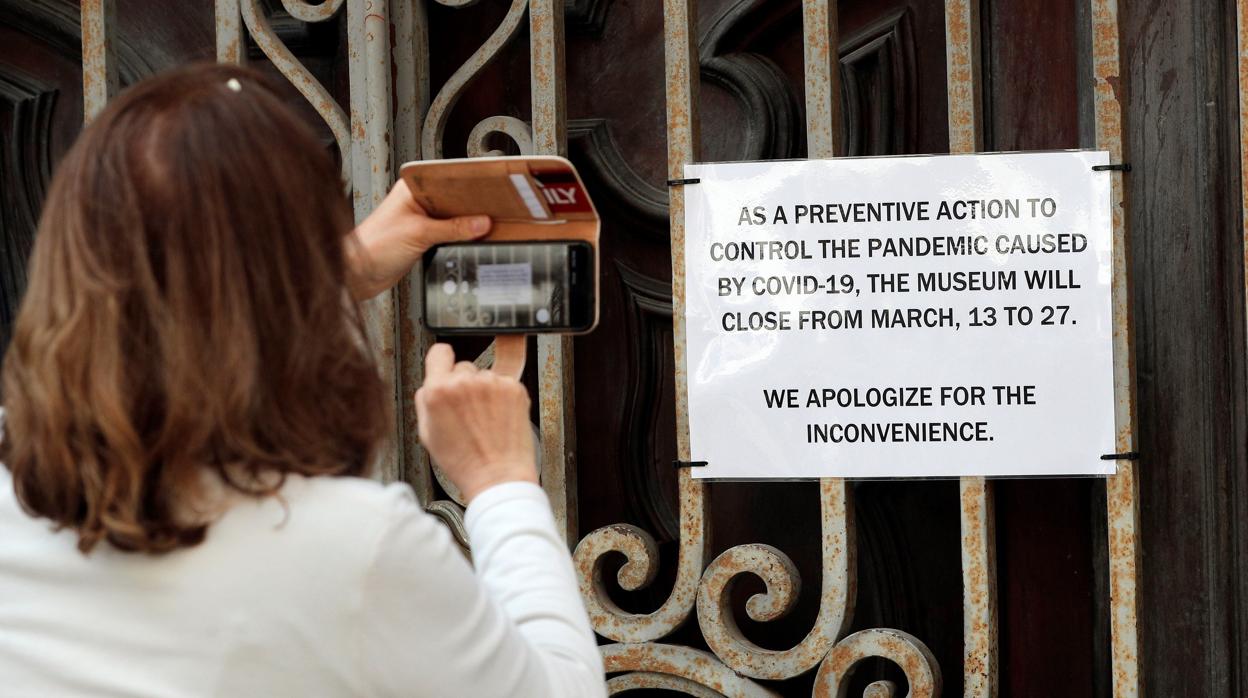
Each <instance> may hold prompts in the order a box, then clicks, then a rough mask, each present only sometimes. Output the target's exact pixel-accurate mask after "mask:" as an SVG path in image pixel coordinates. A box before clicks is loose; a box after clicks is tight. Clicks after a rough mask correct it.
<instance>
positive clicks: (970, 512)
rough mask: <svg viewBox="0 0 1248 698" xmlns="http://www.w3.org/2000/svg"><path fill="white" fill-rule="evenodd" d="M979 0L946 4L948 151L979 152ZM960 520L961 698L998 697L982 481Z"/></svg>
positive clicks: (988, 518)
mask: <svg viewBox="0 0 1248 698" xmlns="http://www.w3.org/2000/svg"><path fill="white" fill-rule="evenodd" d="M979 47H980V43H979V0H946V1H945V70H946V76H947V77H946V80H947V86H948V87H947V91H948V95H949V152H951V153H973V152H976V151H978V150H981V149H983V144H984V141H983V129H982V128H981V123H982V117H981V114H980V111H981V110H980V82H981V77H980V69H979V51H980V48H979ZM958 492H959V496H958V502H959V508H960V512H961V522H962V637H963V651H962V672H963V684H964V695H966V696H977V697H980V698H991V697H992V696H996V695H997V685H998V679H997V598H996V597H997V570H996V554H995V548H996V543H995V540H994V539H995V535H994V534H995V529H994V521H993V506H992V488H991V485H990V484H989V483H988V482H987V480H985V479H984V478H982V477H964V478H962V479H961V480H960V481H959V485H958Z"/></svg>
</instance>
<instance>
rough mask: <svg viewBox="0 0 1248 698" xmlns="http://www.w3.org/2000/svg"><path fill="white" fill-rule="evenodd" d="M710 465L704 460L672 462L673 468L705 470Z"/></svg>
mask: <svg viewBox="0 0 1248 698" xmlns="http://www.w3.org/2000/svg"><path fill="white" fill-rule="evenodd" d="M708 465H710V463H708V462H706V461H704V460H674V461H672V467H673V468H705V467H706V466H708Z"/></svg>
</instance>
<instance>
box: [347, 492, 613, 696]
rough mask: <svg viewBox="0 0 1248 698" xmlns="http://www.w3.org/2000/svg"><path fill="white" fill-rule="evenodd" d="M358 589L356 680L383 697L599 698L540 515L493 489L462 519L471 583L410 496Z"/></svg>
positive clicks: (601, 689)
mask: <svg viewBox="0 0 1248 698" xmlns="http://www.w3.org/2000/svg"><path fill="white" fill-rule="evenodd" d="M404 490H405V491H406V496H405V497H404V498H403V499H405V500H406V502H399V506H397V507H396V509H397V513H396V515H395V517H394V520H393V523H392V524H391V525H390V527H389V528H388V530H386V531H385V532H384V533H383V534H382V537H381V540H380V543H379V547H378V551H377V555H376V558H375V561H374V564H373V566H372V569H370V571H369V573H368V575H367V577H366V581H365V585H364V587H365V588H364V597H363V599H362V604H363V614H362V618H363V627H362V629H361V632H362V637H361V643H360V647H359V651H360V665H361V667H362V669H363V671H364V676H363V677H362V679H363V680H364V682H365V685H367V686H369V687H370V688H371V689H372V691H373V692H374V693H375V694H377V695H386V696H391V695H393V696H398V695H402V696H449V695H472V696H535V697H541V698H561V697H565V696H566V697H567V698H596V697H599V696H604V697H605V696H606V684H605V681H604V676H603V665H602V657H601V656H600V655H599V654H598V648H597V645H596V643H595V641H594V635H593V632H592V630H591V629H590V626H589V619H588V616H587V615H586V613H585V607H584V605H583V604H582V603H581V598H580V593H579V592H578V590H577V586H576V577H575V573H574V572H573V568H572V559H571V557H570V556H569V554H568V550H567V547H566V546H565V544H564V542H563V541H562V540H561V539H560V538H559V535H558V534H557V533H556V532H555V521H554V517H553V516H552V515H551V513H550V504H549V502H548V501H547V499H546V494H545V493H544V492H543V491H542V489H541V488H540V487H538V486H537V485H534V484H531V483H519V482H516V483H506V484H502V485H496V486H495V487H492V488H490V489H488V490H486V491H484V492H482V493H481V494H479V495H478V496H477V497H476V498H475V499H474V500H473V501H472V503H471V505H469V507H468V511H467V514H466V516H465V523H466V525H467V528H468V535H469V540H470V541H471V543H472V552H473V559H474V562H475V565H476V574H475V575H474V574H473V570H472V568H471V567H470V566H469V565H468V562H467V561H466V560H465V559H464V557H463V555H462V554H461V553H460V551H459V548H458V547H456V545H455V543H454V542H453V541H452V539H451V536H450V533H449V532H448V531H447V530H446V528H445V527H444V526H443V525H442V524H441V523H439V522H437V521H436V520H435V519H434V518H433V517H432V516H429V515H428V514H425V513H424V512H423V511H421V510H420V509H419V507H418V506H417V504H416V502H415V500H414V498H413V497H412V496H411V490H410V489H408V488H404Z"/></svg>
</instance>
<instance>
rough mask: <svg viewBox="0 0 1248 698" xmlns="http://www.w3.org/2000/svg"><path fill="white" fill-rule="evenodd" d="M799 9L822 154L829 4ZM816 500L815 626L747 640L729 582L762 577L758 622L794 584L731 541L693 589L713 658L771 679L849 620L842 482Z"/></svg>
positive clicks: (761, 552)
mask: <svg viewBox="0 0 1248 698" xmlns="http://www.w3.org/2000/svg"><path fill="white" fill-rule="evenodd" d="M802 10H803V11H802V21H803V25H802V27H803V38H804V45H805V47H804V55H805V74H806V78H805V86H806V128H807V142H808V144H809V147H808V154H809V156H810V157H812V158H828V157H833V156H834V155H835V154H836V153H835V151H836V148H835V142H836V139H837V136H838V135H839V133H840V131H839V128H840V122H839V119H840V88H839V83H840V80H839V78H840V74H839V60H837V58H836V56H837V53H838V52H837V45H838V44H837V36H836V20H837V16H836V5H835V3H834V2H832V1H831V0H804V2H803V4H802ZM681 271H682V272H683V269H682V270H681ZM673 276H676V272H675V271H674V272H673ZM819 504H820V512H819V513H820V517H819V520H820V531H821V534H822V535H821V540H820V543H821V549H822V553H823V554H822V565H821V569H820V572H821V579H820V594H819V612H818V615H817V616H816V618H815V623H814V626H813V627H812V628H811V629H810V631H809V632H808V633H807V634H806V636H805V637H804V638H803V639H802V641H801V642H799V643H798V644H797V645H796V646H794V647H792V648H790V649H788V650H773V649H767V648H763V647H759V646H758V645H756V644H754V643H753V642H751V641H750V640H749V639H748V638H746V637H745V636H744V635H743V634H742V633H741V630H740V628H739V627H738V625H737V623H736V622H735V620H734V619H733V617H732V608H731V605H730V603H731V588H732V585H733V584H734V583H735V580H736V579H737V578H738V577H739V576H741V575H743V574H752V575H755V576H758V577H759V578H761V579H763V580H764V582H765V584H766V586H767V592H766V596H765V597H758V598H760V599H761V598H766V599H767V602H766V603H765V604H763V603H755V602H751V603H750V604H747V606H746V610H747V612H748V613H749V615H750V617H751V618H753V619H754V620H756V621H760V622H765V621H769V620H772V619H774V618H778V617H780V616H782V615H784V614H785V613H787V612H788V610H789V609H790V607H791V605H792V604H793V603H795V602H796V601H797V589H799V588H800V587H801V582H800V580H799V578H798V576H797V569H796V568H795V567H794V566H793V563H792V561H790V559H789V558H788V556H787V555H785V554H784V553H783V552H781V551H779V550H777V549H775V548H773V547H771V546H767V545H757V544H745V545H738V546H734V547H732V548H729V549H728V550H726V551H724V552H723V553H722V554H720V555H719V556H718V557H717V558H715V560H714V561H713V562H711V564H710V565H709V566H708V567H707V569H706V573H705V574H704V575H703V577H702V584H701V586H700V588H699V592H698V624H699V626H700V627H701V629H702V636H703V637H704V638H705V639H706V642H707V645H708V646H709V647H710V648H711V649H712V650H713V651H714V652H715V654H716V656H718V657H719V658H720V659H722V660H723V661H724V663H725V664H727V665H728V666H729V667H731V668H732V669H733V670H734V671H737V672H738V673H741V674H744V675H746V676H751V677H754V678H760V679H773V680H776V679H786V678H790V677H793V676H797V675H798V674H801V673H803V672H806V671H808V670H810V669H811V668H813V667H815V666H816V665H818V664H819V663H820V662H821V661H823V659H824V657H826V656H827V654H828V653H829V652H830V651H831V650H832V648H833V646H834V645H835V644H836V641H837V638H839V637H840V636H841V635H842V634H844V632H845V631H846V630H847V629H848V627H849V625H850V620H851V618H852V616H853V610H854V603H855V598H856V588H857V585H856V576H855V571H856V570H855V544H854V528H853V523H852V521H853V519H852V515H851V511H852V509H851V506H850V498H849V491H848V488H847V487H846V484H845V481H844V480H841V479H837V478H826V479H823V480H821V481H820V483H819Z"/></svg>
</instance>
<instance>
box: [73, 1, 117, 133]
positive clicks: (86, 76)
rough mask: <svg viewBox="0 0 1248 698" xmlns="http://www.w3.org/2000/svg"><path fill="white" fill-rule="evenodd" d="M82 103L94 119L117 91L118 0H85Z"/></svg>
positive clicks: (88, 119)
mask: <svg viewBox="0 0 1248 698" xmlns="http://www.w3.org/2000/svg"><path fill="white" fill-rule="evenodd" d="M81 9H82V107H83V109H82V110H83V118H84V120H85V121H90V120H91V119H92V118H94V117H95V115H96V114H98V113H100V110H101V109H103V108H104V105H105V104H107V103H108V100H109V98H110V97H112V96H113V95H115V94H117V61H116V59H115V57H114V53H113V37H112V30H113V28H114V27H116V25H117V22H116V18H117V9H116V7H115V3H114V0H82V8H81Z"/></svg>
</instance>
